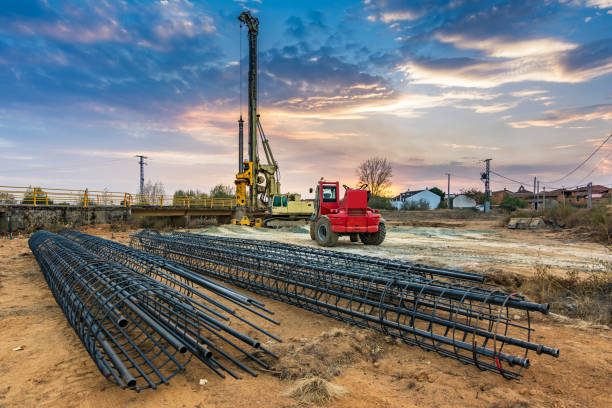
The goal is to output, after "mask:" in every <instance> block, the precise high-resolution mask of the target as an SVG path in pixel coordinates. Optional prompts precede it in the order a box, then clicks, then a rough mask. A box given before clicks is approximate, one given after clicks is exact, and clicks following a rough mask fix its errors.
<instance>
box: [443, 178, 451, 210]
mask: <svg viewBox="0 0 612 408" xmlns="http://www.w3.org/2000/svg"><path fill="white" fill-rule="evenodd" d="M444 174H446V175H447V176H448V183H447V185H446V208H451V206H450V173H444Z"/></svg>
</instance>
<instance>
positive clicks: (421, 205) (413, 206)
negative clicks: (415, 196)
mask: <svg viewBox="0 0 612 408" xmlns="http://www.w3.org/2000/svg"><path fill="white" fill-rule="evenodd" d="M402 210H405V211H419V210H429V203H428V202H427V201H426V200H423V199H422V198H421V199H420V200H419V201H406V202H405V203H404V206H403V207H402Z"/></svg>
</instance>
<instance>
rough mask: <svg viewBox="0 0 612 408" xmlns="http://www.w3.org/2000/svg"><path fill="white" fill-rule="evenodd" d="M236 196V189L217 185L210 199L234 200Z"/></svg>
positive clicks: (211, 191) (211, 192)
mask: <svg viewBox="0 0 612 408" xmlns="http://www.w3.org/2000/svg"><path fill="white" fill-rule="evenodd" d="M235 195H236V194H235V193H234V187H232V186H226V185H224V184H217V185H216V186H214V187H213V188H212V190H210V197H212V198H234V196H235Z"/></svg>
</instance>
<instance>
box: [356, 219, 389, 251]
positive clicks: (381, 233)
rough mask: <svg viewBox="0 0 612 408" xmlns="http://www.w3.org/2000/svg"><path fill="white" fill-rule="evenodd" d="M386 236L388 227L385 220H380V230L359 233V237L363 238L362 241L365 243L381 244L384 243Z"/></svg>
mask: <svg viewBox="0 0 612 408" xmlns="http://www.w3.org/2000/svg"><path fill="white" fill-rule="evenodd" d="M386 236H387V227H386V226H385V223H384V221H380V223H379V224H378V231H376V232H371V233H369V234H359V238H361V242H363V243H364V245H380V244H382V243H383V241H384V240H385V237H386Z"/></svg>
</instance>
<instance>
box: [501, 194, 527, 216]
mask: <svg viewBox="0 0 612 408" xmlns="http://www.w3.org/2000/svg"><path fill="white" fill-rule="evenodd" d="M499 206H500V207H501V208H503V209H504V210H506V211H508V212H512V211H515V210H516V209H518V208H527V201H525V200H523V199H521V198H518V197H515V196H513V195H510V194H505V195H504V199H503V200H502V202H501V203H500V204H499Z"/></svg>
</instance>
